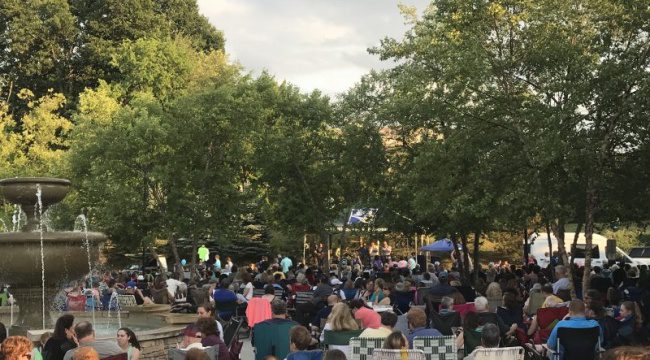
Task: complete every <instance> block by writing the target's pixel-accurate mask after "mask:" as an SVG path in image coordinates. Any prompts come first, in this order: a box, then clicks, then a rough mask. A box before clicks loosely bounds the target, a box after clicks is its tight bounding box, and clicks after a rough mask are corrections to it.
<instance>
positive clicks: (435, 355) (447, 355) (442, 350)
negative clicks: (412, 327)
mask: <svg viewBox="0 0 650 360" xmlns="http://www.w3.org/2000/svg"><path fill="white" fill-rule="evenodd" d="M413 349H418V350H422V352H423V353H424V356H425V357H426V360H436V359H441V360H456V358H457V357H458V353H457V349H456V337H454V336H435V337H431V336H423V337H420V336H416V337H415V338H414V339H413Z"/></svg>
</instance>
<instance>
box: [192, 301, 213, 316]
mask: <svg viewBox="0 0 650 360" xmlns="http://www.w3.org/2000/svg"><path fill="white" fill-rule="evenodd" d="M196 314H197V315H198V316H199V318H210V319H212V318H213V317H214V306H212V304H210V303H209V302H205V303H203V304H201V305H199V306H198V307H197V308H196Z"/></svg>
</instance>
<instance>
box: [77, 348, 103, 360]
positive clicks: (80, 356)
mask: <svg viewBox="0 0 650 360" xmlns="http://www.w3.org/2000/svg"><path fill="white" fill-rule="evenodd" d="M73 359H74V360H99V354H98V353H97V350H95V349H93V348H92V347H90V346H84V347H80V348H79V349H77V350H75V352H74V356H73Z"/></svg>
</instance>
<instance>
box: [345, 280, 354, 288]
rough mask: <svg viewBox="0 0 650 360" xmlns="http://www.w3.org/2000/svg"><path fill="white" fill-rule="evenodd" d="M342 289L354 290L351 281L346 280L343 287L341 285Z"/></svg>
mask: <svg viewBox="0 0 650 360" xmlns="http://www.w3.org/2000/svg"><path fill="white" fill-rule="evenodd" d="M343 288H344V289H348V290H350V289H354V283H353V282H352V280H347V281H346V282H345V285H343Z"/></svg>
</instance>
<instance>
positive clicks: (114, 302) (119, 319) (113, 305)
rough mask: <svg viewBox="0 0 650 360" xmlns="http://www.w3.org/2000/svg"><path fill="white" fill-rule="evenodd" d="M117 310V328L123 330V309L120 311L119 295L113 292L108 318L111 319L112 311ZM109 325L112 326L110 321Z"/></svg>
mask: <svg viewBox="0 0 650 360" xmlns="http://www.w3.org/2000/svg"><path fill="white" fill-rule="evenodd" d="M112 309H115V312H116V313H117V327H118V329H120V328H122V309H120V301H119V294H118V293H117V292H113V293H112V294H111V299H110V300H109V301H108V318H109V319H110V318H111V310H112ZM108 325H109V326H110V320H109V321H108Z"/></svg>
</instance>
